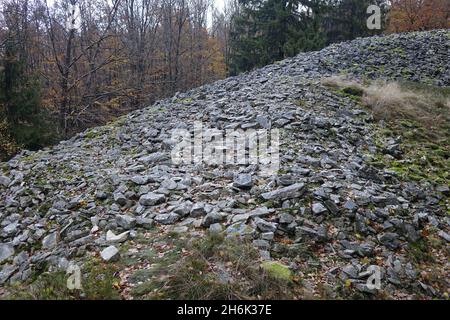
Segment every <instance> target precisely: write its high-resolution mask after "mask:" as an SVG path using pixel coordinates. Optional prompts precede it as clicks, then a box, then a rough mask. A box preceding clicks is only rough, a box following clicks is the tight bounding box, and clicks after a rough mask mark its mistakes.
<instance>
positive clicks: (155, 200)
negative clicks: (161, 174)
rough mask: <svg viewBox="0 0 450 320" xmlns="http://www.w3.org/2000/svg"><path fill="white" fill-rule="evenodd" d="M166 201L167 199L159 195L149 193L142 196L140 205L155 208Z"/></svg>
mask: <svg viewBox="0 0 450 320" xmlns="http://www.w3.org/2000/svg"><path fill="white" fill-rule="evenodd" d="M164 201H166V197H165V196H164V195H163V194H159V193H153V192H150V193H147V194H144V195H143V196H141V198H140V199H139V203H140V204H141V205H143V206H155V205H157V204H160V203H163V202H164Z"/></svg>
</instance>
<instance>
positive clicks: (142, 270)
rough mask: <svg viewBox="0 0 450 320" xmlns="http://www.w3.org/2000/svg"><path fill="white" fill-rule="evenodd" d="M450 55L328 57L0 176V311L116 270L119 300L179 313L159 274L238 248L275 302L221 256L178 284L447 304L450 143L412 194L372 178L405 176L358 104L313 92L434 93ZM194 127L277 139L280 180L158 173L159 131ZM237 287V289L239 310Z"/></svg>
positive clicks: (170, 102) (167, 138)
mask: <svg viewBox="0 0 450 320" xmlns="http://www.w3.org/2000/svg"><path fill="white" fill-rule="evenodd" d="M449 51H450V32H449V31H448V30H440V31H433V32H423V33H409V34H400V35H391V36H387V37H374V38H365V39H358V40H355V41H351V42H345V43H341V44H335V45H332V46H330V47H328V48H325V49H324V50H322V51H318V52H311V53H303V54H300V55H298V56H296V57H294V58H291V59H287V60H284V61H281V62H279V63H275V64H273V65H269V66H267V67H264V68H262V69H259V70H255V71H253V72H250V73H245V74H242V75H240V76H237V77H233V78H228V79H225V80H222V81H219V82H216V83H213V84H210V85H206V86H203V87H200V88H197V89H194V90H192V91H189V92H186V93H179V94H177V95H176V96H174V97H173V98H170V99H166V100H162V101H159V102H157V103H155V104H154V105H152V106H149V107H146V108H143V109H141V110H138V111H135V112H133V113H131V114H129V115H127V116H125V117H122V118H120V119H119V120H117V121H116V122H114V123H111V124H110V125H107V126H104V127H99V128H94V129H91V130H89V131H86V132H84V133H81V134H78V135H77V136H75V137H73V138H72V139H70V140H68V141H65V142H62V143H60V144H58V145H56V146H54V147H52V148H48V149H45V150H41V151H39V152H22V153H21V154H20V155H18V156H16V157H15V158H13V159H12V160H10V161H9V162H7V163H2V164H0V242H1V243H0V296H2V295H3V296H4V297H8V294H10V293H11V291H12V289H11V288H12V287H14V286H17V285H19V286H21V285H29V284H32V283H33V281H38V280H37V279H40V277H42V276H43V275H44V274H47V272H58V270H59V271H60V272H61V271H62V272H64V271H65V270H67V268H68V267H69V266H70V265H71V264H77V265H80V266H81V269H82V270H88V268H89V267H88V266H89V265H90V266H92V265H94V267H93V268H94V269H95V270H107V271H105V272H110V271H109V270H110V269H111V268H113V269H114V268H116V269H114V270H113V272H111V277H112V279H113V280H111V282H112V284H113V286H114V290H116V291H117V292H118V295H119V296H120V297H122V298H135V299H139V298H155V297H156V298H174V297H180V295H175V296H170V295H169V294H167V292H172V291H167V290H166V288H167V287H168V286H169V285H168V283H169V284H170V281H171V280H173V279H174V278H176V277H175V276H173V274H171V270H175V269H177V270H183V268H182V267H183V266H181V265H179V264H178V267H177V268H175V269H174V268H173V266H174V265H175V266H177V263H180V261H186V260H185V259H186V257H189V256H192V255H194V254H193V253H192V252H191V249H192V248H195V245H194V246H192V244H191V242H192V241H194V240H195V239H198V240H199V241H202V239H203V242H205V239H209V240H208V241H211V242H213V241H217V240H212V239H213V237H216V238H218V237H223V238H225V239H228V238H237V239H239V241H240V243H242V246H243V243H248V244H249V246H250V247H252V248H254V249H255V252H256V253H257V255H256V256H255V255H250V256H249V260H251V261H248V262H247V263H248V264H249V268H254V269H255V270H257V271H255V272H259V271H261V270H262V271H261V272H263V273H264V274H266V273H267V274H269V276H270V274H271V273H274V274H275V278H280V277H281V278H283V279H284V280H285V281H286V284H285V287H282V286H281V284H280V283H279V281H278V280H279V279H278V280H277V282H276V287H277V288H278V289H279V292H280V293H279V295H277V294H273V295H263V294H262V293H261V292H260V291H258V290H257V289H255V288H254V286H253V285H252V281H256V280H254V279H255V278H254V277H253V276H252V277H247V278H245V275H246V273H245V272H240V270H239V269H238V267H237V265H238V264H236V263H235V262H233V261H236V260H232V259H231V258H229V259H228V258H227V259H228V260H227V259H225V258H223V257H224V256H227V257H228V256H232V255H226V254H225V255H222V254H218V253H214V252H213V253H210V256H207V255H206V254H203V255H202V259H203V260H202V259H198V261H203V264H200V266H199V268H205V270H204V272H203V271H202V272H203V273H202V276H200V277H197V278H195V277H194V276H193V275H194V274H196V272H197V271H196V270H195V268H191V269H189V268H188V269H189V270H190V273H187V274H188V275H190V276H187V277H185V278H186V282H188V281H191V282H190V284H193V283H194V284H195V282H194V280H195V279H197V280H198V281H200V282H201V284H202V285H204V286H206V287H207V288H208V290H210V291H208V290H206V291H208V292H217V290H216V291H214V290H215V287H213V284H214V285H217V286H219V287H220V288H221V291H220V290H219V291H220V292H221V294H217V295H213V294H211V295H210V296H205V297H203V298H217V297H219V298H259V297H263V298H264V297H269V298H283V297H289V298H296V299H302V298H333V299H334V298H386V299H389V298H393V299H408V298H426V299H429V298H446V297H448V290H449V286H448V284H449V283H448V281H449V279H450V278H449V271H450V269H449V264H448V258H449V255H448V243H449V241H450V230H449V226H450V225H449V223H450V220H449V216H448V212H449V203H448V196H449V193H450V191H449V187H448V180H446V179H447V178H448V169H449V167H448V155H449V145H448V140H447V144H446V145H440V146H438V148H439V150H440V154H441V158H443V159H444V160H445V161H444V164H443V167H442V168H440V169H439V170H440V173H439V178H436V179H434V178H433V179H431V178H430V179H428V180H427V179H421V180H414V179H410V178H408V177H407V176H405V175H402V174H401V172H399V171H396V170H391V168H387V167H385V166H383V164H382V163H381V165H380V161H378V162H377V161H376V160H379V159H385V158H389V159H388V160H389V161H391V160H392V159H394V160H395V161H397V162H399V163H404V161H406V162H407V160H408V159H405V157H404V155H405V153H406V152H407V151H408V150H406V149H405V148H407V147H405V146H404V145H403V144H402V140H401V139H400V138H399V139H397V138H396V137H394V138H389V137H385V136H383V135H382V133H380V132H382V129H383V128H384V126H385V124H383V123H382V122H381V123H380V122H378V121H375V120H374V117H373V115H372V114H371V112H370V110H369V109H367V108H366V107H365V106H364V105H363V104H362V103H361V101H360V100H359V99H357V97H355V96H354V95H352V94H348V92H347V93H345V92H342V91H340V90H336V89H333V88H330V87H327V86H325V85H324V84H323V82H322V81H323V79H326V78H329V77H331V76H336V75H345V76H347V77H351V78H353V79H356V80H358V81H363V82H368V81H371V80H375V79H385V80H402V81H410V82H415V83H419V84H422V85H427V86H432V87H436V88H441V89H442V88H445V87H448V86H449V83H450V68H449V63H448V62H449ZM445 116H446V115H444V117H445ZM194 121H202V122H203V125H204V126H209V127H211V128H218V129H220V130H225V129H230V128H231V129H237V128H243V129H245V128H247V129H248V128H254V129H271V128H278V129H280V130H281V137H280V142H281V146H280V152H281V155H280V160H281V166H280V169H279V170H278V172H277V173H276V174H274V175H272V176H270V177H267V176H261V175H259V173H258V172H259V171H258V167H257V166H256V165H248V166H237V165H236V166H230V165H224V166H214V167H211V166H206V165H199V164H195V165H194V164H193V165H178V166H177V165H174V164H172V162H171V158H170V154H171V149H172V148H173V146H174V141H172V140H171V131H172V130H173V129H177V128H183V129H188V130H191V129H193V123H194ZM411 130H413V129H411ZM399 136H401V135H400V134H399ZM402 161H403V162H402ZM214 245H215V244H214ZM226 245H227V242H226V241H225V242H223V243H222V244H219V245H218V248H222V249H224V248H225V249H224V250H225V251H226ZM229 245H230V246H231V244H229ZM224 246H225V247H224ZM249 250H251V249H249ZM202 252H203V251H202ZM217 252H219V253H220V252H221V250H217ZM213 255H215V256H213ZM238 256H239V254H238ZM240 256H244V254H243V253H242V254H241V255H240ZM211 257H214V258H211ZM221 259H224V260H223V261H222V260H221ZM158 266H159V267H158ZM371 266H378V267H380V269H381V288H380V289H371V288H368V287H367V284H366V282H367V278H368V277H369V276H370V275H371V273H370V271H368V270H370V267H371ZM161 267H162V268H161ZM246 270H247V269H246ZM252 270H253V269H252ZM252 272H253V271H252ZM50 274H51V273H50ZM280 274H281V276H280ZM191 275H192V277H191ZM252 275H253V273H252ZM264 276H266V275H264ZM206 277H209V278H208V279H209V280H208V283H207V284H205V283H204V282H205V281H204V279H205V278H206ZM242 277H244V280H245V281H241V280H242ZM161 279H166V280H164V281H167V282H164V283H163V285H159V281H161ZM246 281H247V282H246ZM237 283H240V284H242V283H245V286H242V287H239V290H240V291H239V292H240V294H238V293H236V289H235V285H237ZM240 284H239V285H240ZM176 285H179V286H180V288H182V284H179V283H178V282H177V283H176ZM199 285H200V284H199ZM84 286H85V287H86V286H88V285H84ZM174 286H175V285H174ZM274 287H275V284H274ZM224 288H225V289H224ZM278 289H277V290H278ZM224 290H225V291H224ZM267 290H270V288H266V291H267ZM173 292H175V291H173ZM173 292H172V293H173ZM224 292H226V293H224ZM164 294H165V295H164ZM181 297H183V298H196V297H198V296H196V295H192V296H181ZM81 298H83V295H81Z"/></svg>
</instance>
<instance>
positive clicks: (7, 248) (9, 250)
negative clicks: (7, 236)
mask: <svg viewBox="0 0 450 320" xmlns="http://www.w3.org/2000/svg"><path fill="white" fill-rule="evenodd" d="M13 255H14V247H13V246H12V245H10V244H3V243H2V244H0V263H2V262H3V261H6V260H8V259H9V258H10V257H12V256H13Z"/></svg>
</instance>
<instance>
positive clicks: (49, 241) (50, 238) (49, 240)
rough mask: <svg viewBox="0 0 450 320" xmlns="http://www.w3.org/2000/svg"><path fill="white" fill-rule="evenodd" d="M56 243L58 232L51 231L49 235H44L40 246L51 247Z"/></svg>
mask: <svg viewBox="0 0 450 320" xmlns="http://www.w3.org/2000/svg"><path fill="white" fill-rule="evenodd" d="M57 244H58V233H57V232H52V233H50V234H49V235H47V236H45V237H44V239H43V240H42V247H43V248H44V249H53V248H55V247H56V245H57Z"/></svg>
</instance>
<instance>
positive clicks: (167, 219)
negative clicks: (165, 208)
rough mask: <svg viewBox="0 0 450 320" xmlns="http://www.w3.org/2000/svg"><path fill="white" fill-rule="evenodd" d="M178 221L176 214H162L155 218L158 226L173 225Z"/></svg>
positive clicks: (178, 217)
mask: <svg viewBox="0 0 450 320" xmlns="http://www.w3.org/2000/svg"><path fill="white" fill-rule="evenodd" d="M179 219H180V216H179V215H177V214H176V213H162V214H158V215H157V216H155V222H156V223H159V224H174V223H175V222H177V221H178V220H179Z"/></svg>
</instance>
